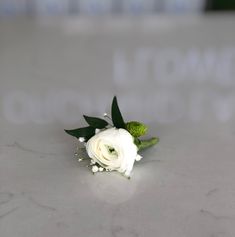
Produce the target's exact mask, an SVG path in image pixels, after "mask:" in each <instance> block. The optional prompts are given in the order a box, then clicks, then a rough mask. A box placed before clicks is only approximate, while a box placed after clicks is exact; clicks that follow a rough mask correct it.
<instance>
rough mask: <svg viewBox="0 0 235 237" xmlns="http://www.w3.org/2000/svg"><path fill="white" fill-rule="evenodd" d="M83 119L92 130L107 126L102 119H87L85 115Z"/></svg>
mask: <svg viewBox="0 0 235 237" xmlns="http://www.w3.org/2000/svg"><path fill="white" fill-rule="evenodd" d="M83 117H84V119H85V120H86V121H87V123H88V124H89V125H90V126H91V127H93V128H99V129H102V128H105V127H106V126H107V125H108V123H107V121H105V120H104V119H100V118H95V117H89V116H86V115H83Z"/></svg>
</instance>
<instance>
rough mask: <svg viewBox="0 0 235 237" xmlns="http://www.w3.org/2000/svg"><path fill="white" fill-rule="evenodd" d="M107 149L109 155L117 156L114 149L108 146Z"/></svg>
mask: <svg viewBox="0 0 235 237" xmlns="http://www.w3.org/2000/svg"><path fill="white" fill-rule="evenodd" d="M106 148H107V150H108V152H109V154H111V155H115V156H116V155H117V152H116V150H115V149H114V148H113V147H111V146H108V145H106Z"/></svg>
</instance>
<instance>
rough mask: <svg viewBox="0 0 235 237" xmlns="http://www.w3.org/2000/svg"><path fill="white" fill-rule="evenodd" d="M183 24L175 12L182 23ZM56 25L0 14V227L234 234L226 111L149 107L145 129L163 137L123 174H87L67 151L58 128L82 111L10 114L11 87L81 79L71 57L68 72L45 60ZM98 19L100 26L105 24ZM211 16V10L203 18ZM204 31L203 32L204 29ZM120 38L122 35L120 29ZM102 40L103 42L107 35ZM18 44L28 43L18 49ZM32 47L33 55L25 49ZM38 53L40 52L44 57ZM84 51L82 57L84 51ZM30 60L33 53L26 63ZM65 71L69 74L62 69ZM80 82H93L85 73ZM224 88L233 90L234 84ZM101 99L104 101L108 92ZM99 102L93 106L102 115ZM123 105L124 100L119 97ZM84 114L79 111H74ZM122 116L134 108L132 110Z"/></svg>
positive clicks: (6, 232)
mask: <svg viewBox="0 0 235 237" xmlns="http://www.w3.org/2000/svg"><path fill="white" fill-rule="evenodd" d="M216 19H217V18H216ZM185 20H187V19H185ZM216 21H217V20H216ZM167 22H168V21H167ZM219 22H220V21H219ZM232 22H234V19H232V20H231V19H229V20H228V21H226V20H224V19H222V23H221V22H220V24H221V25H223V24H224V26H225V25H227V23H228V24H229V25H230V29H233V25H232ZM168 23H169V22H168ZM181 23H182V19H181V20H180V22H179V25H181ZM207 23H208V21H207V20H206V19H205V20H203V21H202V22H201V21H200V23H198V24H199V26H200V27H199V28H200V30H201V29H204V31H206V30H207V29H208V28H203V27H204V26H203V25H204V24H207ZM53 24H55V26H53V27H52V26H50V27H51V28H50V32H48V31H49V30H48V26H45V25H44V23H40V24H38V23H37V24H36V23H34V22H33V23H32V22H31V23H30V20H19V21H16V20H15V21H10V22H1V23H0V50H1V52H2V53H3V54H2V53H0V67H1V70H0V78H1V79H0V80H1V101H2V102H1V116H0V236H1V237H13V236H17V237H47V236H48V237H52V236H56V237H65V236H66V237H77V236H87V237H88V236H90V237H93V236H95V237H99V236H102V237H110V236H112V237H119V236H122V237H124V236H128V237H140V236H158V237H166V236H167V237H189V236H190V237H198V236H200V237H233V236H235V182H234V180H235V172H234V171H235V158H234V154H235V142H234V141H235V126H234V119H233V118H232V117H231V118H230V120H227V121H224V122H221V121H217V120H215V119H211V117H210V116H209V115H208V116H207V114H205V118H203V119H201V120H200V121H197V122H195V121H192V120H189V119H187V118H185V117H184V118H183V117H182V118H181V119H178V120H177V121H171V122H169V121H168V123H160V122H159V121H154V120H151V114H150V113H151V110H149V111H148V113H147V112H146V113H145V114H144V116H146V120H147V123H148V125H149V127H150V128H151V130H150V134H151V135H155V134H156V135H158V136H159V137H160V143H159V144H158V145H157V146H156V147H154V148H152V149H149V150H147V151H145V152H144V153H143V156H144V158H143V159H142V160H141V161H140V162H139V163H136V165H135V167H134V170H133V174H132V178H131V179H130V180H128V179H126V178H124V177H122V176H120V175H119V174H118V173H115V172H113V173H98V174H95V175H93V174H92V173H91V172H90V171H89V170H88V169H87V167H86V165H87V163H86V162H80V163H79V162H77V160H76V158H75V157H74V152H75V148H76V140H74V139H73V138H72V137H69V136H67V135H66V134H65V133H64V132H63V128H68V127H72V125H73V126H74V125H75V124H77V125H78V126H80V124H81V123H82V122H80V120H78V121H77V122H76V123H75V122H74V121H72V122H71V121H65V122H64V123H62V120H59V119H58V118H61V114H62V113H60V114H58V113H56V114H57V115H60V116H59V117H53V116H52V119H51V120H49V119H48V120H38V121H37V120H35V117H30V118H28V117H25V116H26V115H25V114H24V113H20V114H17V113H16V114H17V115H18V119H19V120H17V121H18V123H17V121H16V120H14V119H12V117H11V116H10V115H11V113H10V112H9V110H7V109H6V105H8V106H10V104H9V103H5V102H3V101H6V98H8V97H7V96H8V95H9V94H10V92H11V91H12V90H16V89H17V90H21V92H22V90H23V89H24V92H27V93H28V94H27V95H37V96H38V97H34V96H32V97H30V98H33V99H35V98H41V97H43V95H44V94H43V93H44V91H45V90H47V89H48V88H52V87H53V85H55V82H58V84H59V85H58V84H56V86H55V87H56V88H59V86H61V87H63V86H64V87H69V88H74V87H76V86H77V88H78V89H79V87H80V86H81V84H76V80H75V75H76V74H78V72H77V71H76V70H75V68H76V66H74V67H72V66H71V67H70V66H68V68H69V69H71V71H70V73H68V71H67V72H64V69H65V68H59V67H57V70H55V71H54V73H53V71H51V70H50V67H49V66H48V64H47V63H49V59H50V57H52V56H50V53H47V52H46V51H45V48H46V49H50V48H52V49H51V50H52V52H54V53H55V52H56V50H57V49H58V48H57V46H58V45H57V46H56V44H59V45H60V44H62V43H61V42H60V43H58V41H55V43H53V42H54V40H55V39H56V38H57V37H58V34H59V33H58V32H61V29H59V27H58V25H60V23H53ZM53 24H52V25H53ZM97 24H98V26H102V23H97ZM100 24H101V25H100ZM161 24H162V22H161ZM210 24H211V19H209V25H207V26H210ZM207 26H206V27H207ZM76 27H77V25H76ZM76 27H75V31H76ZM86 27H88V28H89V25H88V26H87V25H86ZM197 27H198V26H196V28H197ZM101 28H102V27H101ZM79 29H80V28H79ZM215 29H216V28H215ZM70 30H71V29H70ZM222 30H224V31H226V29H222ZM1 32H2V33H4V36H2V34H1ZM42 32H43V33H44V34H45V35H46V36H45V35H44V34H41V33H42ZM70 33H71V32H70ZM126 34H128V33H127V32H126ZM204 34H205V38H206V37H207V36H208V35H207V34H206V33H205V32H204ZM231 34H232V33H231ZM233 34H234V32H233ZM88 35H89V34H88ZM61 37H62V36H61ZM63 37H64V38H63ZM63 37H62V39H60V40H61V41H64V45H65V48H61V50H60V51H58V53H57V54H56V55H54V56H53V57H54V59H55V58H57V57H58V56H59V57H58V62H60V63H61V62H63V63H65V61H63V59H61V58H62V57H63V56H64V55H65V57H67V59H66V60H67V63H71V64H72V61H71V60H70V59H69V58H68V55H67V53H66V52H67V51H68V50H69V52H71V56H74V54H73V53H72V49H70V46H68V45H67V43H66V42H67V41H66V40H65V39H66V37H68V36H63ZM177 37H179V36H177ZM201 37H202V36H201ZM147 38H148V37H147ZM199 38H200V37H199ZM52 39H53V40H52ZM123 39H125V37H123V36H121V37H120V38H119V40H120V41H122V40H123ZM73 40H74V42H78V48H80V47H81V46H84V41H82V43H81V42H80V41H79V38H78V39H77V41H76V40H75V39H74V38H73V39H71V44H72V45H73V46H74V45H75V43H73ZM82 40H83V39H82ZM88 40H90V41H91V42H93V41H92V40H93V38H89V37H88ZM220 40H221V39H220ZM199 41H200V39H199ZM79 42H80V43H79ZM148 42H149V41H148V40H147V41H146V44H147V43H148ZM215 42H217V41H216V39H215ZM122 43H123V44H124V42H122ZM217 43H218V42H217ZM223 43H224V44H226V43H227V42H225V41H223ZM44 44H45V45H46V46H44ZM47 44H48V45H47ZM110 44H111V43H110ZM160 44H161V43H160ZM92 46H94V44H92V43H91V47H92ZM53 47H54V48H53ZM107 47H110V45H108V42H107ZM6 49H7V50H6ZM24 49H28V51H25V52H26V53H25V54H24ZM93 49H94V50H97V49H96V48H93ZM53 50H55V51H53ZM41 51H43V52H41ZM89 52H90V51H89ZM35 53H36V55H37V57H36V58H34V57H32V56H33V55H34V54H35ZM41 54H42V55H41ZM43 56H46V57H47V58H46V57H45V60H46V61H47V62H46V63H45V64H44V62H43ZM60 57H61V58H60ZM84 57H85V58H84V60H85V62H81V63H83V65H85V64H86V59H87V58H86V56H84ZM88 58H89V57H88ZM31 60H36V61H34V63H33V64H29V63H30V62H31ZM37 60H39V61H37ZM60 60H62V61H60ZM58 62H51V67H53V68H54V67H56V66H58V65H59V64H58V65H57V63H58ZM9 65H12V66H13V67H10V66H9ZM29 65H30V69H29V68H28V67H29ZM94 67H95V65H94ZM54 69H55V68H54ZM73 69H74V70H75V71H73ZM84 70H85V69H84ZM107 70H108V69H107ZM66 73H67V74H68V77H69V79H68V80H67V81H66V80H65V79H64V78H63V79H62V78H60V76H61V75H62V76H63V75H65V74H66ZM82 73H83V74H84V77H86V76H87V77H88V76H91V74H92V73H91V74H89V70H88V71H82ZM102 75H104V73H103V74H102ZM17 76H18V77H17ZM78 77H79V76H78ZM34 78H37V79H34ZM81 80H82V79H81ZM101 81H102V79H101ZM80 82H81V81H80ZM83 83H85V82H83ZM87 84H88V85H89V86H90V85H91V83H90V81H89V82H87ZM88 85H87V86H86V84H83V86H82V89H81V88H80V90H86V92H87V93H88V91H89V90H88V89H87V88H88ZM109 87H110V92H109V93H110V94H112V92H115V89H113V87H112V86H111V85H109ZM97 88H98V89H99V90H98V92H97V94H99V93H101V92H102V91H101V89H100V87H99V83H97ZM53 89H55V88H54V87H53ZM186 89H187V88H186ZM219 89H220V88H218V90H219ZM230 91H232V92H234V89H233V87H231V88H230ZM89 92H90V93H91V91H89ZM103 92H104V90H103ZM123 93H124V92H123ZM120 94H121V92H120ZM40 96H41V97H40ZM93 96H94V95H93ZM19 98H23V97H19ZM27 98H28V97H27ZM24 101H25V100H24ZM8 102H9V100H8ZM4 103H5V104H4ZM104 103H105V104H107V105H109V103H108V101H107V100H106V101H104ZM33 105H35V106H36V105H38V106H37V107H36V108H37V109H38V110H40V108H41V107H40V106H39V105H41V106H42V105H44V106H45V104H43V103H42V104H40V103H39V104H36V102H35V103H34V104H33ZM232 105H234V104H232ZM4 106H5V107H4ZM105 106H106V105H104V106H103V107H102V106H101V107H98V109H97V108H96V109H97V110H98V111H99V112H100V114H102V113H103V111H102V108H103V109H105V108H106V107H105ZM122 106H123V107H124V103H123V101H122V102H120V107H122ZM209 109H210V108H209ZM209 109H208V110H209ZM94 110H95V108H94ZM7 111H8V113H7ZM27 111H28V110H27ZM27 111H26V112H27ZM30 111H33V110H30ZM42 111H44V112H45V110H42ZM91 111H92V107H91ZM95 112H96V111H95ZM81 113H83V111H79V114H78V115H79V116H80V115H81ZM23 115H25V116H23ZM66 115H68V114H66ZM125 115H126V116H127V117H131V116H132V114H131V112H129V114H128V113H127V114H125ZM32 116H35V113H33V114H32ZM68 116H69V115H68ZM144 116H143V117H144ZM139 117H141V116H140V115H139ZM27 118H28V120H27ZM32 118H34V119H32ZM141 118H142V117H141ZM20 119H21V120H20ZM71 124H72V125H71Z"/></svg>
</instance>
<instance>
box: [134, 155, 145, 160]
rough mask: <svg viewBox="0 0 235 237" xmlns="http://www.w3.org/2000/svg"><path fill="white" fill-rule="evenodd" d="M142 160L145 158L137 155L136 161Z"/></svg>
mask: <svg viewBox="0 0 235 237" xmlns="http://www.w3.org/2000/svg"><path fill="white" fill-rule="evenodd" d="M142 158H143V157H142V156H140V155H137V156H136V158H135V160H136V161H140V160H141V159H142Z"/></svg>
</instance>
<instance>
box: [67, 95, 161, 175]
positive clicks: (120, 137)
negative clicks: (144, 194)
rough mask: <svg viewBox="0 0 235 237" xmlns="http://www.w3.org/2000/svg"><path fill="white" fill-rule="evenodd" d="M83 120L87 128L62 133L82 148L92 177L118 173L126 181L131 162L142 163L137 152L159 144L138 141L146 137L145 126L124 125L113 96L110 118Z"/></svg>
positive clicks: (136, 123)
mask: <svg viewBox="0 0 235 237" xmlns="http://www.w3.org/2000/svg"><path fill="white" fill-rule="evenodd" d="M83 117H84V119H85V120H86V122H87V124H88V126H87V127H82V128H77V129H73V130H65V132H66V133H68V134H69V135H71V136H74V137H76V138H77V139H78V140H79V142H81V143H82V144H83V145H84V146H85V149H86V152H87V154H88V156H89V159H90V166H91V170H92V172H93V173H96V172H102V171H118V172H120V173H122V174H124V175H125V176H126V177H128V178H129V177H130V174H131V171H132V169H133V165H134V162H135V161H139V160H141V159H142V156H140V155H139V154H138V152H139V151H141V150H143V149H146V148H148V147H150V146H153V145H155V144H157V143H158V141H159V138H158V137H153V138H150V139H147V140H146V139H145V140H143V139H141V138H140V137H142V136H143V135H146V133H147V130H148V128H147V126H146V125H144V124H143V123H140V122H136V121H131V122H127V123H126V122H125V121H124V119H123V117H122V114H121V112H120V109H119V106H118V102H117V98H116V96H115V97H114V98H113V102H112V108H111V116H109V115H108V114H106V113H105V114H104V119H101V118H96V117H90V116H86V115H84V116H83ZM79 160H82V159H79Z"/></svg>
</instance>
